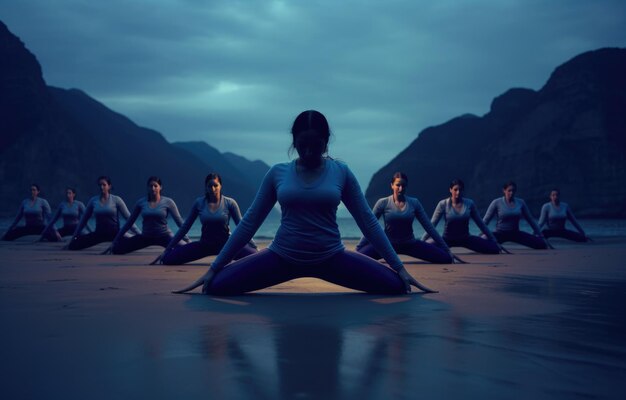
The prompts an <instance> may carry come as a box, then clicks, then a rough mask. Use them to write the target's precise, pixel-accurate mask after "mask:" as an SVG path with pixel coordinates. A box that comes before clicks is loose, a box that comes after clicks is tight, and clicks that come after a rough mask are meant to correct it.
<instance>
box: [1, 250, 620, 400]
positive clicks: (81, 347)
mask: <svg viewBox="0 0 626 400" xmlns="http://www.w3.org/2000/svg"><path fill="white" fill-rule="evenodd" d="M260 244H261V247H265V246H266V245H267V243H265V242H262V243H260ZM346 244H347V246H348V248H354V245H355V243H354V242H349V243H346ZM553 244H554V245H555V247H557V250H546V251H535V250H527V249H522V248H520V247H516V246H508V248H509V249H510V250H511V251H513V252H514V253H515V254H513V255H497V256H495V255H478V254H472V253H469V252H467V251H464V250H462V249H455V250H458V251H457V254H459V255H461V257H462V258H463V259H465V260H466V261H469V262H471V264H464V265H459V264H455V265H434V264H425V263H422V262H419V261H416V260H414V259H410V258H403V259H404V260H405V261H406V266H407V269H408V270H409V271H410V272H411V273H412V274H413V276H415V277H416V278H417V279H418V280H420V281H422V282H423V283H424V284H426V285H428V286H430V287H432V288H435V289H438V290H439V291H440V293H438V294H430V295H422V294H418V293H414V294H411V295H406V296H397V297H385V296H371V295H365V294H360V293H356V292H351V291H349V290H345V289H343V288H340V287H337V286H333V285H331V284H327V283H324V282H322V281H318V280H315V279H299V280H296V281H291V282H287V283H285V284H282V285H279V286H276V287H273V288H270V289H268V290H265V291H262V292H258V293H255V294H251V295H247V296H238V297H231V298H216V297H209V296H203V295H200V294H191V295H174V294H171V293H170V291H171V290H173V289H178V288H181V287H183V286H185V285H186V284H188V283H190V282H192V281H193V280H195V279H196V278H197V277H198V276H199V275H200V274H201V273H203V272H204V271H205V269H206V268H207V266H208V263H209V261H210V260H211V258H208V259H204V260H202V261H201V262H198V263H195V264H191V265H185V266H148V265H146V264H147V263H148V262H150V261H151V260H152V259H154V257H155V256H156V255H157V254H158V253H159V252H160V250H159V249H158V248H149V249H146V250H142V251H140V252H137V253H134V254H130V255H125V256H112V255H108V256H102V255H99V252H101V251H102V250H103V249H104V248H106V245H100V246H97V247H94V248H93V249H88V250H86V251H81V252H68V251H62V250H60V248H61V247H62V244H55V243H41V244H31V243H30V241H29V239H28V238H24V239H21V240H20V241H17V242H13V243H7V242H0V318H1V320H2V328H1V329H0V343H2V346H1V347H0V348H1V350H0V374H1V375H0V376H2V381H3V385H2V387H3V388H2V397H3V398H6V399H56V398H59V399H61V398H62V399H86V398H87V399H116V398H127V399H135V398H150V399H169V398H203V399H248V398H259V399H276V398H285V399H310V398H320V399H334V398H346V399H352V398H359V399H387V398H397V399H405V398H406V399H415V398H424V397H428V398H430V399H460V398H463V399H465V398H477V397H483V398H507V399H529V398H534V399H578V398H585V399H596V398H597V399H617V398H622V395H623V392H624V389H626V312H625V311H624V304H626V268H625V267H626V238H614V239H602V240H598V241H596V242H594V243H591V244H584V245H578V244H576V245H571V244H568V243H566V242H563V241H558V240H553Z"/></svg>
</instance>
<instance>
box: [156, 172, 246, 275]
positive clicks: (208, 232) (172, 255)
mask: <svg viewBox="0 0 626 400" xmlns="http://www.w3.org/2000/svg"><path fill="white" fill-rule="evenodd" d="M204 190H205V194H204V196H202V197H198V198H197V199H196V201H195V202H194V203H193V206H192V207H191V211H190V212H189V215H188V216H187V219H186V220H185V223H184V224H182V226H180V225H179V226H180V229H179V230H178V232H176V235H175V236H174V237H173V238H171V239H170V241H169V243H168V244H167V245H166V246H165V251H164V252H163V254H161V255H160V256H159V257H158V258H157V259H156V260H155V261H154V262H157V261H161V262H162V263H163V264H167V265H179V264H185V263H188V262H191V261H194V260H198V259H200V258H204V257H208V256H210V255H215V254H218V253H219V252H220V251H221V250H222V248H223V247H224V244H225V243H226V241H227V240H228V238H229V236H230V228H229V222H230V219H231V218H232V220H233V221H234V222H235V224H236V225H238V224H239V222H240V221H241V211H239V206H238V205H237V202H236V201H235V200H234V199H231V198H230V197H226V196H224V195H222V178H221V177H220V176H219V175H218V174H215V173H211V174H208V175H207V176H206V178H205V180H204ZM198 216H199V217H200V222H202V235H201V236H200V241H198V242H193V243H189V244H186V245H184V246H177V244H178V242H180V240H181V239H182V238H183V236H184V235H186V234H187V232H189V229H191V226H192V225H193V223H194V221H195V220H196V218H197V217H198ZM256 252H257V249H256V244H255V243H254V242H253V241H252V240H250V242H249V243H247V244H246V245H245V246H243V248H242V249H241V250H239V252H238V253H237V254H235V256H234V257H233V258H234V259H235V260H238V259H240V258H243V257H245V256H248V255H250V254H254V253H256Z"/></svg>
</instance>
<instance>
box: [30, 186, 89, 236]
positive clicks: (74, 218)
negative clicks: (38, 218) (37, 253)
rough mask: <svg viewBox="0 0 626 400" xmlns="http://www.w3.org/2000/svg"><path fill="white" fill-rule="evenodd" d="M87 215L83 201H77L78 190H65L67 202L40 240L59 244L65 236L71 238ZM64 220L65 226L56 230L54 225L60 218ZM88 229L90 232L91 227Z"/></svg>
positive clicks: (56, 213)
mask: <svg viewBox="0 0 626 400" xmlns="http://www.w3.org/2000/svg"><path fill="white" fill-rule="evenodd" d="M84 213H85V205H84V204H83V202H82V201H78V200H76V189H74V188H72V187H68V188H66V189H65V201H62V202H61V204H59V207H58V208H57V211H56V212H55V213H54V216H53V217H52V219H51V220H50V222H49V223H48V225H47V226H46V229H44V231H43V232H42V234H41V237H40V238H39V240H44V239H46V240H49V241H51V242H58V241H60V240H62V238H63V236H69V235H72V234H74V231H76V227H77V226H78V223H79V222H80V219H81V218H82V216H83V214H84ZM61 217H62V218H63V226H62V227H61V229H56V228H55V226H54V224H55V223H56V222H57V220H58V219H59V218H61ZM86 228H87V229H88V230H89V226H88V225H87V226H86Z"/></svg>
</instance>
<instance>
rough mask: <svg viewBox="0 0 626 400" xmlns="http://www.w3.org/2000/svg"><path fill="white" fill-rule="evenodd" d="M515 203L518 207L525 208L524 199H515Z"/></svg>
mask: <svg viewBox="0 0 626 400" xmlns="http://www.w3.org/2000/svg"><path fill="white" fill-rule="evenodd" d="M515 201H516V202H517V203H519V205H520V206H522V207H525V206H526V202H525V201H524V199H520V198H518V197H516V198H515Z"/></svg>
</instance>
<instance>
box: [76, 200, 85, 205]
mask: <svg viewBox="0 0 626 400" xmlns="http://www.w3.org/2000/svg"><path fill="white" fill-rule="evenodd" d="M74 203H76V205H77V206H78V207H85V204H84V203H83V202H82V201H79V200H74Z"/></svg>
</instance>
